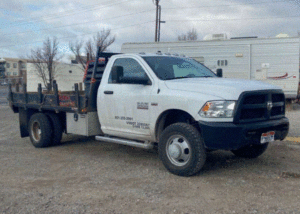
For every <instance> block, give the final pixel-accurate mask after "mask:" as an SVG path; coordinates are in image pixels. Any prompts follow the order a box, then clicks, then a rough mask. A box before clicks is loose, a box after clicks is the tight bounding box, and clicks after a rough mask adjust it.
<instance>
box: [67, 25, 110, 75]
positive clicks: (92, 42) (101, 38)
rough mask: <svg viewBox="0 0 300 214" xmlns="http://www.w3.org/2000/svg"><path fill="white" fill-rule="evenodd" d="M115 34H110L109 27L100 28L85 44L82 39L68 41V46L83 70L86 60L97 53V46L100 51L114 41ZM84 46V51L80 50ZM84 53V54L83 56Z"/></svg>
mask: <svg viewBox="0 0 300 214" xmlns="http://www.w3.org/2000/svg"><path fill="white" fill-rule="evenodd" d="M115 40H116V36H112V35H111V30H110V29H102V30H101V31H99V32H98V33H97V34H96V35H95V36H94V37H93V38H92V39H89V40H88V41H87V42H86V43H85V44H84V42H83V41H75V42H70V43H69V47H70V49H71V51H72V52H73V54H74V55H75V57H76V61H77V62H78V63H80V65H81V67H82V69H83V70H85V67H86V62H87V61H88V60H91V59H94V58H95V56H96V53H97V47H99V48H100V51H101V52H104V51H106V50H107V48H108V47H109V46H110V45H111V44H112V43H114V42H115ZM83 46H84V51H83V50H82V49H83ZM84 55H85V56H84Z"/></svg>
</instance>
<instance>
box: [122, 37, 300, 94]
mask: <svg viewBox="0 0 300 214" xmlns="http://www.w3.org/2000/svg"><path fill="white" fill-rule="evenodd" d="M157 51H161V52H162V53H168V52H169V53H178V54H185V55H187V56H189V57H191V58H193V59H195V60H199V59H201V60H200V61H201V62H202V61H204V65H205V66H207V67H208V68H210V69H211V70H212V71H214V72H216V70H217V69H218V68H221V69H222V70H223V76H224V77H226V78H241V79H248V80H249V79H251V80H260V81H264V82H266V83H270V84H273V85H277V86H279V87H280V88H282V89H283V91H284V93H285V95H286V97H287V98H296V97H297V95H298V84H299V58H300V57H299V38H256V39H231V40H222V41H188V42H159V43H153V42H149V43H125V44H123V45H122V49H121V52H123V53H139V52H146V53H156V52H157ZM201 57H202V58H201ZM203 58H204V60H203ZM225 60H226V61H227V63H226V64H227V65H225V63H224V61H225ZM221 61H223V65H221ZM218 63H219V65H218Z"/></svg>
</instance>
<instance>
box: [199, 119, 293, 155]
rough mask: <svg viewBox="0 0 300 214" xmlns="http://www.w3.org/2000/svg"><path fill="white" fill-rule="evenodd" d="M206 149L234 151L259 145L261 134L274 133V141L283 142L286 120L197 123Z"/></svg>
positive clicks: (285, 134) (286, 125) (286, 128)
mask: <svg viewBox="0 0 300 214" xmlns="http://www.w3.org/2000/svg"><path fill="white" fill-rule="evenodd" d="M199 126H200V129H201V134H202V137H203V139H204V143H205V146H206V148H208V149H223V150H234V149H238V148H241V147H243V146H246V145H249V144H254V143H256V144H259V143H260V137H261V134H262V133H265V132H268V131H275V140H283V139H284V138H285V137H286V136H287V134H288V131H289V120H288V118H286V117H285V118H282V119H277V120H269V121H264V122H255V123H246V124H234V123H216V122H203V121H199Z"/></svg>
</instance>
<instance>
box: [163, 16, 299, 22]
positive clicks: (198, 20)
mask: <svg viewBox="0 0 300 214" xmlns="http://www.w3.org/2000/svg"><path fill="white" fill-rule="evenodd" d="M284 18H300V16H282V17H259V18H258V17H248V18H241V19H191V20H183V19H181V20H167V21H168V22H194V21H195V22H200V21H201V22H205V21H238V20H256V19H257V20H258V19H284Z"/></svg>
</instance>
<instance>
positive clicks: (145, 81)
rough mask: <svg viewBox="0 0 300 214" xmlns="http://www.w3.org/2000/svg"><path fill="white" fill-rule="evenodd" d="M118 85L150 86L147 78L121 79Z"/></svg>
mask: <svg viewBox="0 0 300 214" xmlns="http://www.w3.org/2000/svg"><path fill="white" fill-rule="evenodd" d="M120 83H127V84H140V85H151V84H152V83H151V81H150V79H149V78H148V77H147V76H141V77H139V76H135V77H122V78H121V79H120Z"/></svg>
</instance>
